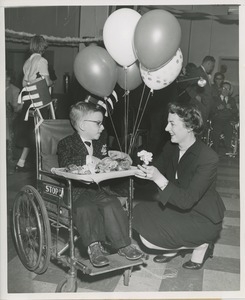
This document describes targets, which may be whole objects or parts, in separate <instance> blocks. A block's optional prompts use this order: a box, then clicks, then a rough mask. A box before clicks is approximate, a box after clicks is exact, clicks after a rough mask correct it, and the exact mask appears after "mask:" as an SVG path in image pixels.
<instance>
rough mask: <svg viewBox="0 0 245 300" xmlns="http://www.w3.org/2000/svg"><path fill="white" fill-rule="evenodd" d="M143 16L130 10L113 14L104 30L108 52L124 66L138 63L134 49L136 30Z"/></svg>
mask: <svg viewBox="0 0 245 300" xmlns="http://www.w3.org/2000/svg"><path fill="white" fill-rule="evenodd" d="M140 17H141V15H140V14H139V13H138V12H137V11H135V10H133V9H129V8H121V9H118V10H116V11H115V12H113V13H112V14H111V15H110V16H109V17H108V18H107V20H106V22H105V25H104V28H103V40H104V44H105V47H106V49H107V51H108V52H109V53H110V55H111V56H112V57H113V59H114V60H115V61H116V62H117V63H118V64H119V65H122V66H129V65H131V64H132V63H134V62H135V61H136V56H135V53H134V49H133V39H134V30H135V27H136V25H137V23H138V21H139V19H140Z"/></svg>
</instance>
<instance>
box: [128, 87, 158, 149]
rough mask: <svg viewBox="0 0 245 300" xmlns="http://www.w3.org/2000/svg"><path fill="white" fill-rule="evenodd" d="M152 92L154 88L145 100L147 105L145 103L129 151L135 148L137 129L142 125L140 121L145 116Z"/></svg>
mask: <svg viewBox="0 0 245 300" xmlns="http://www.w3.org/2000/svg"><path fill="white" fill-rule="evenodd" d="M152 94H153V93H152V90H150V91H149V94H148V96H147V99H146V102H145V105H144V108H143V111H142V114H141V117H140V120H139V122H138V124H137V129H136V130H135V134H134V135H133V136H132V143H131V145H130V149H129V153H131V151H132V148H133V145H134V142H135V138H136V136H137V131H138V129H139V127H140V123H141V121H142V118H143V116H144V113H145V109H146V106H147V104H148V101H149V99H150V95H152Z"/></svg>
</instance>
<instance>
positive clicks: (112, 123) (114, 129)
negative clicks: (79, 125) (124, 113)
mask: <svg viewBox="0 0 245 300" xmlns="http://www.w3.org/2000/svg"><path fill="white" fill-rule="evenodd" d="M105 103H106V109H107V112H108V116H109V118H110V121H111V125H112V128H113V131H114V133H115V137H116V140H117V143H118V146H119V149H120V151H121V152H122V146H121V144H120V140H119V137H118V134H117V131H116V127H115V124H114V122H113V119H112V116H111V112H110V110H109V107H108V103H107V101H105Z"/></svg>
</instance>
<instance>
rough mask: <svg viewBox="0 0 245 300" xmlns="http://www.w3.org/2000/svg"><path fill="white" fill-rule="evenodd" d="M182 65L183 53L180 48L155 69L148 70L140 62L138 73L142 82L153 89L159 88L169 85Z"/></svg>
mask: <svg viewBox="0 0 245 300" xmlns="http://www.w3.org/2000/svg"><path fill="white" fill-rule="evenodd" d="M182 65H183V55H182V52H181V50H180V49H178V50H177V52H176V54H175V56H174V57H173V58H172V59H171V60H170V61H169V62H168V63H167V64H165V65H164V66H163V67H162V68H160V69H158V70H156V71H148V70H147V69H146V68H145V67H144V66H143V65H141V64H140V73H141V76H142V79H143V81H144V83H145V84H146V85H147V86H148V87H149V88H150V89H153V90H160V89H162V88H165V87H166V86H168V85H170V84H171V83H172V82H173V81H174V80H175V79H176V77H177V76H178V75H179V73H180V71H181V68H182Z"/></svg>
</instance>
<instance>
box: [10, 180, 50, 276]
mask: <svg viewBox="0 0 245 300" xmlns="http://www.w3.org/2000/svg"><path fill="white" fill-rule="evenodd" d="M13 231H14V237H15V242H16V247H17V252H18V255H19V258H20V260H21V262H22V263H23V265H24V266H25V267H26V268H27V269H28V270H30V271H34V272H35V273H37V274H41V273H44V272H45V271H46V270H47V268H48V264H49V261H50V256H51V231H50V224H49V219H48V214H47V210H46V207H45V205H44V202H43V200H42V198H41V196H40V194H39V193H38V191H37V190H36V189H35V188H34V187H32V186H29V185H26V186H24V187H23V188H22V189H21V190H20V192H19V193H18V194H17V196H16V198H15V202H14V206H13Z"/></svg>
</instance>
